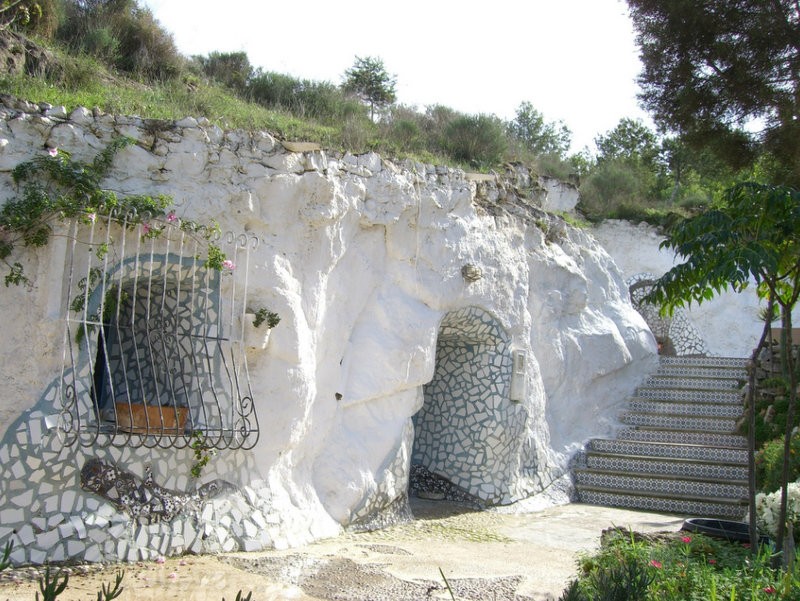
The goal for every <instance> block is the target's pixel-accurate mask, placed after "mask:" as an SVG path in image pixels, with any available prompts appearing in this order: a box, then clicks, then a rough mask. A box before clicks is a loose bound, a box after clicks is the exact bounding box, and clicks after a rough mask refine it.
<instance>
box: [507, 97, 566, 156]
mask: <svg viewBox="0 0 800 601" xmlns="http://www.w3.org/2000/svg"><path fill="white" fill-rule="evenodd" d="M508 133H509V134H511V136H512V137H514V138H516V139H517V140H519V141H520V142H522V144H523V145H524V146H525V148H527V149H528V150H530V151H531V152H533V153H534V154H536V155H543V154H548V155H555V156H558V157H561V158H563V157H564V155H565V154H566V153H567V151H568V150H569V145H570V144H571V143H572V132H571V131H570V130H569V128H568V127H567V126H566V125H565V124H564V122H563V121H558V122H549V123H548V122H545V120H544V115H542V114H541V113H540V112H539V111H537V110H536V109H535V108H534V106H533V105H532V104H531V103H530V102H523V103H521V104H520V105H519V107H518V108H517V115H516V117H514V120H513V121H511V122H510V123H509V124H508Z"/></svg>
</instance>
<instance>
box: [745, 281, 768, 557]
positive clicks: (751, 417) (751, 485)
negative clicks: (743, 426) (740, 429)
mask: <svg viewBox="0 0 800 601" xmlns="http://www.w3.org/2000/svg"><path fill="white" fill-rule="evenodd" d="M774 305H775V300H774V298H773V297H772V295H770V297H769V300H768V301H767V316H768V317H767V319H766V321H765V322H764V330H763V331H762V332H761V339H760V340H759V341H758V344H757V345H756V348H755V350H753V355H752V357H751V359H750V368H749V369H748V372H747V502H748V504H749V505H750V512H749V515H750V552H751V553H752V554H753V555H758V526H757V525H756V361H757V360H758V354H759V353H760V352H761V349H762V348H764V345H765V343H766V341H767V337H768V336H769V334H770V331H771V330H772V321H771V319H770V318H771V317H772V312H773V307H774Z"/></svg>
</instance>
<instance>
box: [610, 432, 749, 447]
mask: <svg viewBox="0 0 800 601" xmlns="http://www.w3.org/2000/svg"><path fill="white" fill-rule="evenodd" d="M617 439H618V440H630V441H639V442H660V443H673V444H675V443H677V444H687V445H702V446H707V447H728V448H738V449H746V448H747V438H746V437H744V436H742V435H741V434H722V433H712V432H682V431H680V430H651V429H648V428H622V429H621V430H619V431H618V432H617Z"/></svg>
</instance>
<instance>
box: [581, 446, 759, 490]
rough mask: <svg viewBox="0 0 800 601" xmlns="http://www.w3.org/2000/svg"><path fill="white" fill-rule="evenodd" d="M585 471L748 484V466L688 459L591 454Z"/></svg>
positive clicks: (587, 458)
mask: <svg viewBox="0 0 800 601" xmlns="http://www.w3.org/2000/svg"><path fill="white" fill-rule="evenodd" d="M586 468H587V469H589V470H596V471H605V472H624V473H630V474H640V475H645V474H652V475H661V476H679V477H682V478H702V479H706V480H716V481H735V482H737V483H742V482H747V466H744V465H738V464H736V465H730V464H722V463H717V462H698V461H696V460H685V459H654V458H650V457H634V456H625V455H598V454H593V453H591V454H589V455H587V456H586Z"/></svg>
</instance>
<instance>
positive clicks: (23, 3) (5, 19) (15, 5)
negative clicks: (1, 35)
mask: <svg viewBox="0 0 800 601" xmlns="http://www.w3.org/2000/svg"><path fill="white" fill-rule="evenodd" d="M41 16H42V8H41V6H40V5H39V3H38V2H35V1H31V0H0V31H1V30H3V29H6V28H7V27H12V26H16V27H20V26H26V25H28V24H30V23H31V21H36V20H37V19H40V18H41Z"/></svg>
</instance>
